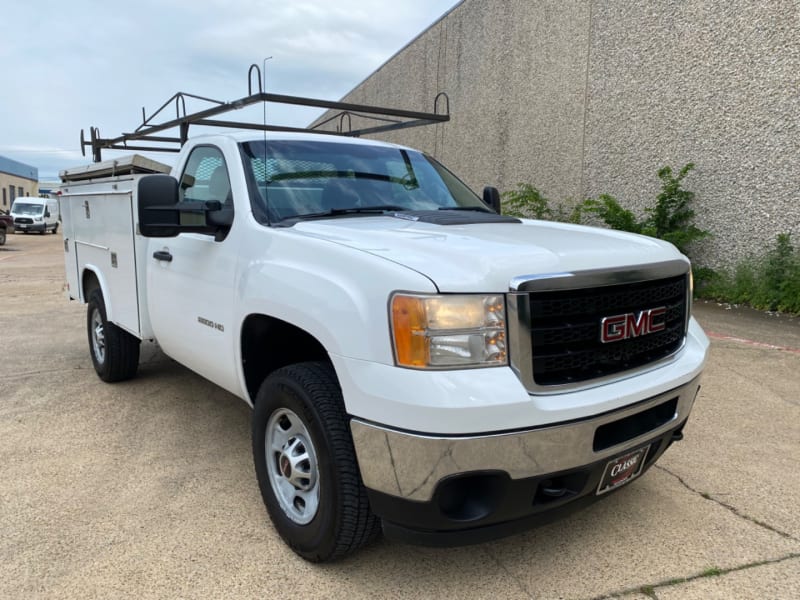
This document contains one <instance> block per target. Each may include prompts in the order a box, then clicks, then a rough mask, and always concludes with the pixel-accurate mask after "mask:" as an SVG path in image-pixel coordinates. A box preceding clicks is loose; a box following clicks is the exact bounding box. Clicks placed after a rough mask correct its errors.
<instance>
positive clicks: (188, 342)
mask: <svg viewBox="0 0 800 600" xmlns="http://www.w3.org/2000/svg"><path fill="white" fill-rule="evenodd" d="M180 182H181V183H180V200H181V201H193V200H195V201H205V200H219V201H220V202H222V203H223V205H224V206H227V207H233V206H234V202H233V200H234V199H233V196H232V191H231V184H230V172H229V170H228V163H227V161H226V160H225V156H224V153H223V152H222V150H221V149H220V148H218V147H216V146H211V145H204V146H197V147H195V148H194V150H192V152H191V154H190V155H189V158H188V159H187V161H186V165H185V167H184V170H183V172H182V174H181V179H180ZM186 218H189V219H191V218H194V215H182V220H184V219H186ZM197 218H200V219H204V217H203V215H197ZM233 222H234V225H233V227H235V223H236V216H235V215H234V221H233ZM184 224H188V223H184ZM149 248H150V252H149V255H148V257H147V259H148V260H149V261H150V264H149V265H148V277H147V285H148V294H147V297H148V310H149V312H150V319H151V322H152V325H153V331H154V332H155V333H156V337H157V340H158V343H159V345H160V346H161V348H162V349H163V350H164V352H165V353H166V354H167V355H168V356H170V357H172V358H173V359H175V360H176V361H178V362H179V363H181V364H183V365H185V366H187V367H189V368H190V369H192V370H193V371H196V372H197V373H200V374H202V375H203V377H205V378H207V379H209V380H211V381H213V382H214V383H216V384H218V385H220V386H222V387H223V388H225V389H227V390H228V391H231V392H232V393H238V392H239V383H238V377H237V375H236V373H237V369H236V365H235V350H236V348H235V340H234V339H233V335H234V330H235V329H236V328H235V327H234V322H233V316H234V309H233V307H234V290H235V286H234V283H235V279H236V273H237V266H238V264H237V263H238V243H237V242H236V236H233V235H227V236H225V237H224V239H219V237H218V238H217V240H215V236H213V235H205V234H198V233H181V234H179V235H178V236H177V237H175V238H162V239H158V238H153V239H152V240H151V242H150V246H149Z"/></svg>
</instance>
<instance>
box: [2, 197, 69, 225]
mask: <svg viewBox="0 0 800 600" xmlns="http://www.w3.org/2000/svg"><path fill="white" fill-rule="evenodd" d="M11 216H12V217H13V219H14V231H22V232H24V233H27V232H29V231H38V232H39V233H42V234H43V233H45V232H46V231H48V230H50V231H52V232H53V233H56V232H57V231H58V223H59V221H60V220H61V219H60V216H61V215H60V213H59V210H58V200H56V199H55V198H34V197H33V196H25V197H22V198H17V199H16V200H15V201H14V204H13V205H12V206H11Z"/></svg>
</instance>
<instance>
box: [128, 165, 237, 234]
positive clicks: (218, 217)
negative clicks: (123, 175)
mask: <svg viewBox="0 0 800 600" xmlns="http://www.w3.org/2000/svg"><path fill="white" fill-rule="evenodd" d="M137 192H138V194H137V196H138V199H139V233H141V234H142V235H143V236H144V237H175V236H177V235H178V234H179V233H182V232H186V233H205V234H208V235H213V236H215V239H216V240H217V241H220V240H222V239H224V237H225V235H226V234H227V228H229V227H230V226H231V225H232V224H233V208H232V207H231V206H229V205H227V204H222V202H220V201H219V200H206V201H202V200H199V201H184V202H180V195H179V194H178V181H177V180H176V179H175V178H174V177H171V176H169V175H147V176H145V177H142V178H141V179H140V180H139V187H138V190H137Z"/></svg>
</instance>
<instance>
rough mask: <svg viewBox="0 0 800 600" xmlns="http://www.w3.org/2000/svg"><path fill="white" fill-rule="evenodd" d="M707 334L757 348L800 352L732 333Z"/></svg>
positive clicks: (717, 338) (799, 350)
mask: <svg viewBox="0 0 800 600" xmlns="http://www.w3.org/2000/svg"><path fill="white" fill-rule="evenodd" d="M706 335H707V336H708V337H710V338H712V339H715V340H725V341H728V342H738V343H740V344H747V345H748V346H754V347H756V348H765V349H767V350H781V351H782V352H791V353H792V354H800V348H791V347H789V346H776V345H774V344H765V343H764V342H756V341H754V340H748V339H745V338H739V337H733V336H732V335H724V334H722V333H715V332H713V331H706Z"/></svg>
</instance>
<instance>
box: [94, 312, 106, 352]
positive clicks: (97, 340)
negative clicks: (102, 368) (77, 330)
mask: <svg viewBox="0 0 800 600" xmlns="http://www.w3.org/2000/svg"><path fill="white" fill-rule="evenodd" d="M92 350H93V351H94V357H95V358H96V359H97V362H99V363H103V362H104V361H105V360H106V334H105V330H104V329H103V317H101V316H100V311H99V310H97V309H94V312H93V313H92Z"/></svg>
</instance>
